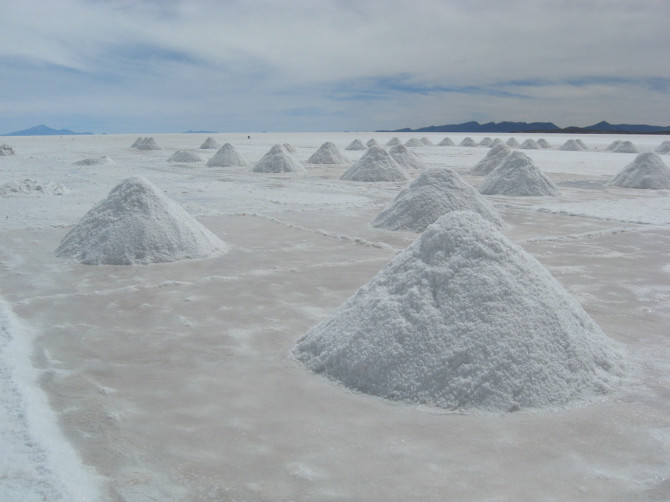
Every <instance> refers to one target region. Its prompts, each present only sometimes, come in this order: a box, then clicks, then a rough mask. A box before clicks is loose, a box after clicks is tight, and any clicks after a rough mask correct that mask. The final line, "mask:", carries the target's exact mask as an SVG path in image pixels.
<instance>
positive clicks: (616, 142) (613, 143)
mask: <svg viewBox="0 0 670 502" xmlns="http://www.w3.org/2000/svg"><path fill="white" fill-rule="evenodd" d="M620 144H621V140H620V139H617V140H616V141H612V142H611V143H610V144H609V145H607V147H606V148H605V150H607V151H612V150H614V149H615V148H616V147H617V146H619V145H620Z"/></svg>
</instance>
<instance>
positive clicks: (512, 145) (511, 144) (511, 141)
mask: <svg viewBox="0 0 670 502" xmlns="http://www.w3.org/2000/svg"><path fill="white" fill-rule="evenodd" d="M505 144H506V145H507V146H509V147H510V148H519V142H518V141H517V140H516V139H514V138H510V139H508V140H507V143H505Z"/></svg>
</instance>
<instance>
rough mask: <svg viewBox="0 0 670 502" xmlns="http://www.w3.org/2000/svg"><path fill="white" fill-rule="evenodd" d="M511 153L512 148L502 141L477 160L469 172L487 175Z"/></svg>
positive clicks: (476, 174)
mask: <svg viewBox="0 0 670 502" xmlns="http://www.w3.org/2000/svg"><path fill="white" fill-rule="evenodd" d="M511 153H512V149H511V148H510V147H509V146H507V145H505V144H504V143H503V142H502V141H501V142H500V144H499V145H496V146H494V147H492V148H490V149H489V151H488V153H487V154H486V155H485V156H484V158H483V159H482V160H480V161H479V162H477V163H476V164H475V166H474V167H473V168H472V169H470V172H469V173H468V174H474V175H475V176H486V175H487V174H489V173H490V172H491V171H493V170H494V169H495V168H496V167H498V165H500V163H501V162H502V161H503V160H505V157H507V156H508V155H509V154H511Z"/></svg>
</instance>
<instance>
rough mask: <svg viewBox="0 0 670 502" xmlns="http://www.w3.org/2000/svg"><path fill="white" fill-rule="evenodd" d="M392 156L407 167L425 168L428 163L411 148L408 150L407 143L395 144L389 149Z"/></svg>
mask: <svg viewBox="0 0 670 502" xmlns="http://www.w3.org/2000/svg"><path fill="white" fill-rule="evenodd" d="M389 153H390V154H391V157H392V158H393V160H395V161H396V162H397V163H398V164H399V165H400V166H402V167H404V168H406V169H425V168H426V165H425V164H424V163H423V161H422V160H421V158H420V157H419V156H418V155H417V154H416V153H414V152H413V151H411V150H408V149H407V147H406V146H405V145H395V146H394V147H393V148H391V149H390V150H389Z"/></svg>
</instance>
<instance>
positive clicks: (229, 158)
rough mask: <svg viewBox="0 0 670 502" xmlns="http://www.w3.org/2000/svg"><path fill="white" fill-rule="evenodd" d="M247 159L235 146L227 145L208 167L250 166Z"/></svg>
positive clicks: (219, 151)
mask: <svg viewBox="0 0 670 502" xmlns="http://www.w3.org/2000/svg"><path fill="white" fill-rule="evenodd" d="M248 165H249V162H247V159H245V158H244V157H242V155H240V154H239V153H237V150H236V149H235V147H234V146H233V145H231V144H230V143H226V144H225V145H223V146H222V147H221V148H219V150H218V151H217V152H216V153H215V154H214V157H212V158H211V159H209V160H208V161H207V167H231V166H248Z"/></svg>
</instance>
